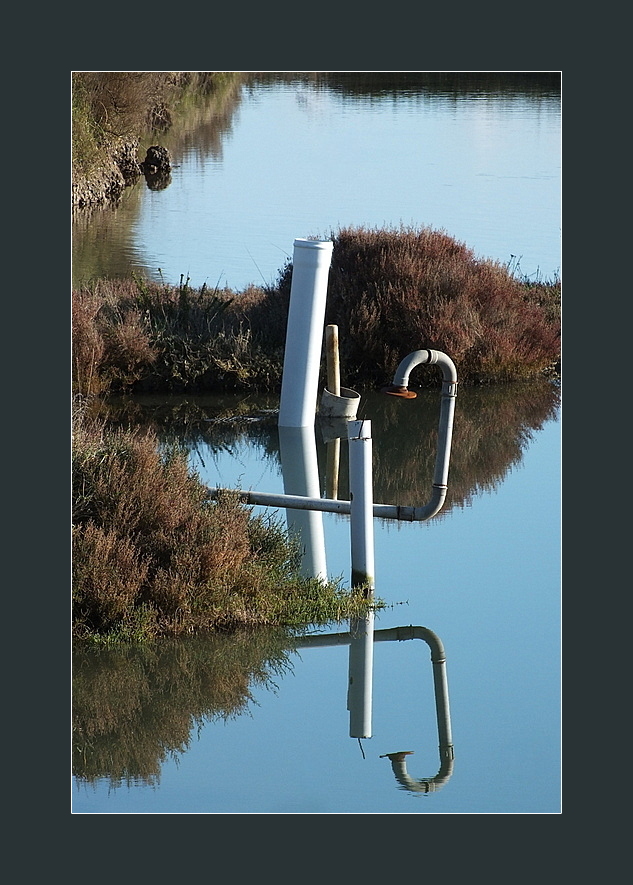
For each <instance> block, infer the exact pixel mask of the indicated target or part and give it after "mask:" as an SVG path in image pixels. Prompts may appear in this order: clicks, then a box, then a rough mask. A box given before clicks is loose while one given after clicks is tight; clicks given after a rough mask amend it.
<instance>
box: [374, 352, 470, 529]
mask: <svg viewBox="0 0 633 885" xmlns="http://www.w3.org/2000/svg"><path fill="white" fill-rule="evenodd" d="M420 365H427V366H432V365H437V366H438V367H439V368H440V369H441V370H442V401H441V405H440V420H439V427H438V440H437V455H436V458H435V473H434V475H433V489H432V491H431V499H430V500H429V502H428V503H427V504H425V505H424V506H423V507H416V508H414V515H413V520H425V519H430V517H431V516H435V514H436V513H439V511H440V510H441V509H442V507H443V506H444V501H445V500H446V493H447V491H448V467H449V462H450V456H451V441H452V438H453V417H454V414H455V400H456V399H457V369H456V368H455V363H454V362H453V360H452V359H451V358H450V357H449V356H447V355H446V354H445V353H442V351H441V350H414V351H413V353H410V354H409V355H408V356H405V358H404V359H403V360H402V362H401V363H400V365H399V366H398V368H397V369H396V373H395V375H394V376H393V383H392V384H391V385H390V386H389V387H385V388H383V392H384V393H389V394H391V395H392V396H402V397H405V398H411V397H412V396H415V394H413V393H411V392H410V391H409V389H408V385H409V375H410V374H411V371H412V370H413V369H415V367H416V366H420Z"/></svg>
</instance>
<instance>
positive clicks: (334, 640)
mask: <svg viewBox="0 0 633 885" xmlns="http://www.w3.org/2000/svg"><path fill="white" fill-rule="evenodd" d="M373 636H374V642H393V641H398V642H404V641H405V640H407V639H423V640H424V641H425V642H426V644H427V645H428V646H429V648H430V649H431V663H432V664H433V686H434V689H435V712H436V714H437V734H438V738H439V753H440V768H439V771H438V772H437V774H436V775H435V776H434V777H428V778H420V779H419V780H414V779H413V778H412V777H411V776H410V775H409V773H408V772H407V766H406V757H407V756H408V755H410V754H411V752H412V751H410V750H409V751H405V752H399V753H385V754H383V756H381V757H380V758H381V759H384V758H387V759H390V760H391V768H392V770H393V773H394V775H395V777H396V780H397V781H398V783H399V784H401V786H403V787H404V788H405V789H407V790H411V791H413V792H416V793H433V792H436V791H437V790H439V789H441V787H443V786H444V784H445V783H446V782H447V781H448V779H449V778H450V777H451V775H452V773H453V759H454V756H455V754H454V750H453V735H452V731H451V713H450V707H449V702H448V680H447V677H446V654H445V652H444V646H443V644H442V641H441V639H440V638H439V636H438V635H437V634H436V633H434V632H433V631H432V630H429V629H428V628H427V627H413V626H411V627H392V628H389V629H386V630H374V634H373ZM350 641H351V634H350V633H329V634H328V633H324V634H317V635H315V636H304V637H302V638H300V639H297V640H295V645H296V647H297V648H309V647H319V646H325V645H344V644H349V643H350ZM352 736H353V735H352Z"/></svg>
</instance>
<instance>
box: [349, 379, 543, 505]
mask: <svg viewBox="0 0 633 885" xmlns="http://www.w3.org/2000/svg"><path fill="white" fill-rule="evenodd" d="M438 386H439V385H438ZM558 402H559V390H558V387H557V386H555V385H554V384H550V383H547V382H539V383H533V384H510V385H495V386H494V387H479V388H463V389H462V390H460V392H459V395H458V397H457V403H456V409H455V421H454V426H453V444H452V448H451V461H450V473H449V479H448V495H447V500H446V504H445V506H444V509H443V510H442V513H441V514H440V517H441V515H442V514H446V513H447V512H448V511H449V510H450V509H451V507H455V506H457V507H463V506H466V505H468V504H469V503H470V501H471V500H472V498H473V497H474V496H475V495H476V494H478V493H480V492H482V491H490V490H493V489H495V488H496V487H497V486H498V485H499V484H500V483H501V482H502V481H503V479H504V478H505V476H506V474H507V473H508V471H509V470H511V469H512V467H514V466H516V465H517V464H519V462H520V461H521V458H522V456H523V453H524V451H525V449H526V447H527V445H528V443H529V442H530V441H531V439H532V437H533V435H534V433H535V432H536V431H538V430H540V429H541V428H542V426H543V424H544V423H545V422H546V421H548V420H550V419H552V418H553V417H554V416H555V414H556V409H557V406H558ZM439 405H440V396H439V392H435V393H434V392H433V391H426V390H425V391H421V392H420V393H419V394H418V398H417V399H415V400H398V399H396V398H394V397H387V396H383V395H381V394H374V395H373V396H372V397H368V398H367V403H366V406H365V412H366V413H367V417H371V418H372V422H374V421H375V422H376V426H377V428H379V429H378V430H377V432H376V437H375V442H374V465H375V466H374V499H375V500H376V501H380V502H381V503H385V504H403V505H421V504H424V503H425V502H426V501H427V500H428V498H429V497H430V493H431V484H432V481H433V471H434V467H435V455H436V441H437V425H438V418H439ZM365 412H363V416H364V415H365Z"/></svg>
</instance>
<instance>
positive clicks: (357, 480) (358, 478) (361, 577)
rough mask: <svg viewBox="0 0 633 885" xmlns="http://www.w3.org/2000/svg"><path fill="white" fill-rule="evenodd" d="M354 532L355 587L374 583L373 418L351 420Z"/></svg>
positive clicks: (351, 526)
mask: <svg viewBox="0 0 633 885" xmlns="http://www.w3.org/2000/svg"><path fill="white" fill-rule="evenodd" d="M347 432H348V439H349V491H350V495H349V497H350V534H351V547H352V587H366V588H367V590H368V594H369V593H371V592H373V590H374V587H375V584H374V519H373V516H374V496H373V483H372V438H371V421H349V422H348V425H347Z"/></svg>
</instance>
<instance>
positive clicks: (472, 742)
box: [73, 384, 560, 814]
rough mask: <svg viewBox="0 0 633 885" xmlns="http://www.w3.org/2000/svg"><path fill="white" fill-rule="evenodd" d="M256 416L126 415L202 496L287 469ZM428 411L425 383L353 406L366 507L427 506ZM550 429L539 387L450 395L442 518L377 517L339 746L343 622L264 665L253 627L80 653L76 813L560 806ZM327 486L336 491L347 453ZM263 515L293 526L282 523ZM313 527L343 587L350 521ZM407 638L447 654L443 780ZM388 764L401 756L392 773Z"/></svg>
mask: <svg viewBox="0 0 633 885" xmlns="http://www.w3.org/2000/svg"><path fill="white" fill-rule="evenodd" d="M185 403H186V406H185ZM270 405H271V403H270V402H269V401H264V400H250V401H249V400H245V399H244V398H237V397H223V398H217V397H208V398H196V399H195V400H192V399H189V400H186V399H185V398H178V400H177V401H174V400H170V401H169V402H164V401H161V400H154V399H152V398H145V399H142V400H136V401H135V402H134V403H133V405H132V406H130V404H127V406H126V407H125V408H123V412H122V418H123V416H125V420H127V419H128V417H129V415H130V414H133V415H134V416H135V419H136V421H138V422H144V421H147V420H150V418H151V420H152V421H154V422H155V426H156V425H157V426H159V427H160V428H162V430H161V432H162V434H163V437H164V438H165V439H173V438H176V437H178V438H180V439H181V440H182V441H184V442H185V443H186V444H187V445H188V447H189V451H190V459H191V465H192V467H193V468H194V469H196V470H197V471H198V473H199V474H200V476H201V478H202V479H203V480H204V481H205V482H206V483H207V484H208V485H210V486H228V487H238V488H254V489H258V490H260V491H270V492H283V491H284V487H285V484H286V482H287V479H288V473H287V468H288V462H287V460H286V462H285V463H284V458H282V456H281V454H280V446H279V438H278V432H277V428H276V424H275V417H274V413H273V416H272V418H270V417H268V418H267V417H266V416H267V415H268V409H269V407H270ZM130 408H132V412H130V411H129V409H130ZM185 409H186V410H187V413H188V415H189V420H188V421H187V424H186V426H183V424H182V422H180V429H179V418H178V416H179V415H181V416H182V414H183V411H184V410H185ZM438 410H439V396H437V395H436V394H434V393H433V392H432V391H428V392H424V393H423V394H421V395H419V396H418V398H417V399H416V400H410V401H403V400H399V401H394V400H393V399H391V398H388V397H385V396H383V395H381V394H379V393H375V392H373V391H366V392H363V393H362V395H361V407H360V409H359V416H360V417H363V418H370V420H371V421H372V435H373V443H374V445H373V447H374V453H373V454H374V457H373V464H374V499H375V500H376V501H379V502H381V503H401V504H422V503H425V502H426V500H427V499H428V496H429V491H430V485H431V481H432V467H433V455H434V445H435V441H434V436H435V432H436V426H437V416H438ZM236 415H241V416H242V417H241V418H240V419H239V420H237V421H236V420H234V417H233V416H236ZM192 416H193V417H192ZM262 416H264V417H262ZM495 417H496V422H497V423H496V425H495V420H494V419H495ZM205 425H206V427H205ZM559 436H560V426H559V405H558V392H557V390H556V388H554V387H552V386H551V385H549V384H545V385H542V384H539V385H518V386H514V385H513V386H510V387H507V388H497V389H495V390H486V391H480V390H479V391H478V390H470V391H469V390H463V391H461V392H460V395H459V397H458V400H457V410H456V418H455V429H454V437H453V452H452V458H451V465H452V467H451V470H452V474H451V478H449V497H448V500H447V504H446V507H445V509H444V511H442V513H440V514H439V515H438V516H437V517H435V518H434V519H432V520H430V521H428V522H425V523H400V522H398V523H394V522H390V521H386V520H379V519H376V520H374V523H375V548H376V549H375V564H376V594H377V596H379V597H380V598H381V599H383V600H384V601H385V603H386V606H387V607H386V608H385V609H384V610H382V611H380V612H378V613H377V614H376V617H375V623H374V634H373V637H374V643H373V663H372V666H371V668H370V670H371V672H370V680H369V689H370V691H369V700H368V705H369V711H368V712H367V711H365V714H366V715H367V716H368V718H369V724H370V732H369V733H370V734H371V737H368V738H363V739H359V738H358V737H357V736H351V735H357V732H356V731H354V730H353V728H352V710H351V709H348V706H349V697H348V678H349V673H348V668H349V666H350V654H351V645H350V643H349V640H347V641H345V637H340V636H338V637H336V634H341V633H346V632H348V631H349V625H348V624H347V623H346V622H345V623H343V624H340V625H332V626H331V627H330V628H329V629H328V630H326V631H324V632H325V633H327V634H328V635H329V637H330V641H331V644H329V642H328V641H327V640H326V642H328V644H325V645H317V646H310V645H309V644H305V643H304V644H302V643H301V642H300V643H299V645H298V647H297V648H290V647H289V646H288V644H286V648H285V651H284V652H283V653H282V654H280V653H279V649H278V647H277V646H276V645H275V643H274V638H269V637H267V636H266V635H265V634H261V635H258V636H257V637H256V638H255V639H249V638H248V637H246V638H245V637H239V638H237V639H236V638H230V639H224V638H214V639H210V640H200V641H190V642H187V641H181V642H174V643H167V644H166V645H165V646H163V647H162V649H160V650H150V651H147V650H145V651H143V650H127V651H125V652H120V651H101V652H99V653H98V654H92V655H91V654H89V653H86V654H85V655H83V656H78V657H77V659H76V664H75V675H74V683H75V684H74V705H75V714H74V715H75V723H76V734H75V748H74V786H73V809H74V812H75V813H86V814H91V813H104V814H124V813H138V814H170V813H196V814H350V813H352V814H385V813H390V814H392V813H393V814H458V813H461V814H463V813H471V814H548V813H559V811H560V692H559V683H560V661H559V646H560V617H559V614H560V564H559V537H560V525H559V508H560V487H559V473H560V462H559V446H560V438H559ZM306 440H307V441H306V443H305V446H306V452H307V456H308V457H305V458H304V463H307V464H310V463H311V464H313V465H314V469H315V471H316V482H317V484H318V485H319V486H320V488H321V490H322V491H323V492H324V490H325V488H326V485H327V483H328V481H329V479H330V478H329V477H328V464H329V463H330V462H329V461H328V458H327V446H328V444H329V443H327V442H325V441H324V439H323V436H322V434H321V433H320V432H319V426H318V424H317V426H316V427H315V432H314V433H313V434H308V436H307V438H306ZM282 452H283V455H284V457H286V456H287V449H284V450H282ZM306 452H304V455H305V454H306ZM291 460H293V461H294V462H295V463H296V458H294V457H293V458H291ZM293 469H294V468H293ZM310 479H312V478H310ZM339 480H340V481H339V493H340V494H339V496H340V497H346V496H347V491H348V485H347V460H346V457H345V446H342V447H341V459H340V473H339ZM255 511H256V512H261V509H260V508H255ZM273 513H274V516H275V517H276V518H279V519H281V520H283V521H284V523H287V525H288V526H289V527H290V528H293V530H294V529H296V526H297V523H296V521H295V513H296V512H294V513H293V512H292V511H287V512H286V511H283V510H282V511H273ZM311 516H316V518H317V520H319V521H320V522H321V527H322V538H323V549H322V550H320V551H316V553H317V554H318V555H317V559H318V560H319V561H320V559H321V557H322V558H323V559H325V561H326V564H327V571H328V573H329V574H330V575H331V576H332V577H341V578H342V580H343V581H344V582H345V583H347V584H349V580H350V535H349V519H348V518H347V517H343V516H337V515H334V514H311ZM312 528H314V527H312ZM315 536H316V537H318V533H317V535H314V533H312V532H311V533H310V535H309V537H310V538H314V537H315ZM305 538H306V539H307V538H308V535H306V536H305ZM311 543H312V542H311V541H309V540H306V543H305V545H304V546H305V547H306V548H307V547H308V546H309V545H310V544H311ZM314 554H315V551H314V550H311V549H306V553H305V555H306V558H307V559H310V561H312V559H313V558H314ZM411 626H414V627H425V628H427V629H428V630H430V631H432V632H433V633H434V634H436V636H437V637H439V639H440V641H441V643H442V645H443V648H444V651H445V655H446V664H445V675H446V680H447V698H446V701H447V706H448V709H449V716H450V721H449V725H450V729H451V733H452V745H453V754H452V755H454V758H452V760H451V764H450V767H449V771H448V775H449V776H448V777H446V776H445V774H446V766H445V765H444V766H442V759H441V757H440V750H439V746H440V738H439V734H440V732H439V724H440V718H439V714H438V712H437V710H436V701H437V700H438V695H437V691H436V689H435V688H434V682H433V665H432V663H431V655H430V647H429V645H428V644H427V643H426V641H420V640H419V639H415V638H413V637H409V636H407V635H406V633H405V634H404V638H403V639H402V641H398V640H397V639H396V638H395V637H394V636H393V635H391V636H390V634H389V633H388V632H387V631H390V630H391V631H393V629H394V628H408V627H411ZM333 637H334V638H333ZM267 643H268V644H269V645H268V646H267ZM262 661H264V665H263V666H262ZM235 674H238V675H237V676H236V675H235ZM439 700H440V701H441V700H442V698H439ZM395 753H411V754H412V755H406V756H404V757H400V763H398V760H397V759H396V760H394V761H393V762H392V761H391V760H390V759H389V758H388V756H389V754H395ZM402 760H404V762H402ZM403 765H404V769H403ZM398 775H399V777H398ZM427 786H428V791H427Z"/></svg>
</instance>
